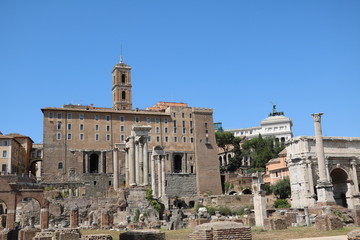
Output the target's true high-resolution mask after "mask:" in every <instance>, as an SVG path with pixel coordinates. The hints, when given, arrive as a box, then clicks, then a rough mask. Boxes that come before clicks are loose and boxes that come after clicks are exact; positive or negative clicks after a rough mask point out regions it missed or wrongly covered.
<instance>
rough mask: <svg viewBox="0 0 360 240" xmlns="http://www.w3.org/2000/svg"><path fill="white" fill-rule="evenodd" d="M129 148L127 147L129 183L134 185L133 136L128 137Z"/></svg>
mask: <svg viewBox="0 0 360 240" xmlns="http://www.w3.org/2000/svg"><path fill="white" fill-rule="evenodd" d="M129 141H130V148H129V185H130V186H135V185H136V182H135V146H134V137H130V139H129Z"/></svg>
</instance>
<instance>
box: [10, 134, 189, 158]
mask: <svg viewBox="0 0 360 240" xmlns="http://www.w3.org/2000/svg"><path fill="white" fill-rule="evenodd" d="M56 139H57V140H61V139H62V134H61V133H57V134H56ZM72 139H73V135H72V134H71V133H68V134H67V140H72ZM179 139H182V142H183V143H186V142H187V141H188V140H187V138H186V137H182V138H178V137H174V138H173V141H174V142H178V141H179ZM79 140H80V141H83V140H85V134H83V133H80V134H79ZM110 140H111V135H110V134H106V141H110ZM189 140H190V142H191V143H193V142H194V138H193V137H191V138H189ZM95 141H100V134H95ZM120 141H121V142H124V141H125V136H124V135H120ZM148 141H149V142H151V136H148ZM164 141H165V142H169V141H170V138H169V136H165V137H164ZM156 142H160V136H156ZM4 152H5V156H4ZM3 157H6V151H5V150H4V151H3Z"/></svg>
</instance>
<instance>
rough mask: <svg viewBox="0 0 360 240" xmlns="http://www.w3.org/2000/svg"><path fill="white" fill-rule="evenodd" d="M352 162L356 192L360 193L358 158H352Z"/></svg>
mask: <svg viewBox="0 0 360 240" xmlns="http://www.w3.org/2000/svg"><path fill="white" fill-rule="evenodd" d="M350 164H351V170H352V176H353V182H354V190H355V193H354V194H356V195H358V194H359V180H358V176H357V170H356V160H352V161H351V163H350ZM354 194H353V195H354Z"/></svg>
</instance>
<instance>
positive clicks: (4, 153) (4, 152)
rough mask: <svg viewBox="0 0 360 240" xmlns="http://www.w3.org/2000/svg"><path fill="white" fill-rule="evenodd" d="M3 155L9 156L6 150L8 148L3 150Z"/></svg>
mask: <svg viewBox="0 0 360 240" xmlns="http://www.w3.org/2000/svg"><path fill="white" fill-rule="evenodd" d="M2 156H3V157H4V158H5V157H7V151H6V150H4V151H3V154H2Z"/></svg>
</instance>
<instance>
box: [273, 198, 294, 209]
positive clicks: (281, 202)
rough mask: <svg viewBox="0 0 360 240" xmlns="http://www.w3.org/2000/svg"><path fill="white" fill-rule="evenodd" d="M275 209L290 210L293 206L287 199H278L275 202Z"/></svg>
mask: <svg viewBox="0 0 360 240" xmlns="http://www.w3.org/2000/svg"><path fill="white" fill-rule="evenodd" d="M274 207H275V208H290V207H291V205H290V203H289V202H288V201H287V200H286V199H277V200H276V201H275V202H274Z"/></svg>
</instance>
